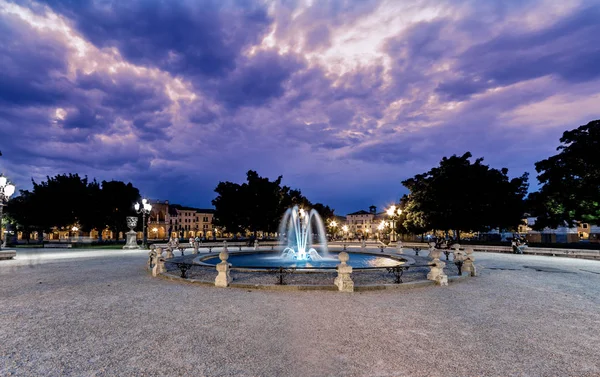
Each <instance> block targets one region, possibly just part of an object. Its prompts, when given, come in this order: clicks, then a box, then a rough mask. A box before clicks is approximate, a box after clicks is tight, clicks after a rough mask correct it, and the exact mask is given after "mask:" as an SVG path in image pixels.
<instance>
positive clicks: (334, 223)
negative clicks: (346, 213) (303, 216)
mask: <svg viewBox="0 0 600 377" xmlns="http://www.w3.org/2000/svg"><path fill="white" fill-rule="evenodd" d="M329 227H330V228H331V237H332V238H333V239H335V238H336V230H337V221H335V220H332V221H331V222H330V223H329Z"/></svg>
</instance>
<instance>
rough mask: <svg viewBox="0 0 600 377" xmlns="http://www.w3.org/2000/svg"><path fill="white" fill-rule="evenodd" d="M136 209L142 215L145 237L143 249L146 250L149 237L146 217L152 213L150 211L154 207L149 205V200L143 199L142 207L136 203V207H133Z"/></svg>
mask: <svg viewBox="0 0 600 377" xmlns="http://www.w3.org/2000/svg"><path fill="white" fill-rule="evenodd" d="M133 207H134V208H135V211H136V212H137V213H138V214H140V213H141V214H142V235H143V243H142V247H143V248H144V249H145V248H146V241H147V240H148V239H147V236H146V215H147V214H149V213H150V211H151V210H152V205H151V204H150V203H148V200H146V199H142V204H141V205H140V203H135V205H134V206H133Z"/></svg>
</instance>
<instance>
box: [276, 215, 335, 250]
mask: <svg viewBox="0 0 600 377" xmlns="http://www.w3.org/2000/svg"><path fill="white" fill-rule="evenodd" d="M313 231H314V232H313ZM314 235H316V236H317V237H318V240H319V243H320V244H321V247H322V248H323V253H324V254H328V251H327V236H326V233H325V226H324V225H323V220H321V216H319V213H318V212H317V211H316V210H314V209H311V210H310V212H306V211H305V210H304V209H303V208H298V206H294V207H293V208H289V209H288V210H287V211H286V212H285V214H284V215H283V218H282V219H281V223H280V225H279V237H280V241H281V243H282V244H284V245H286V247H285V249H284V250H283V252H282V254H281V256H282V257H284V258H290V259H296V260H321V259H323V256H321V255H319V253H318V252H317V250H315V249H314V248H313V247H312V240H313V236H314ZM286 238H287V239H286Z"/></svg>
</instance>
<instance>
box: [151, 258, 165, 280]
mask: <svg viewBox="0 0 600 377" xmlns="http://www.w3.org/2000/svg"><path fill="white" fill-rule="evenodd" d="M165 271H166V269H165V258H163V257H162V256H161V257H157V258H156V260H155V263H154V267H153V268H152V276H154V277H157V276H158V275H159V274H162V273H163V272H165Z"/></svg>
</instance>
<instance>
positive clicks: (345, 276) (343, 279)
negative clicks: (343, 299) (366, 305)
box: [333, 251, 354, 292]
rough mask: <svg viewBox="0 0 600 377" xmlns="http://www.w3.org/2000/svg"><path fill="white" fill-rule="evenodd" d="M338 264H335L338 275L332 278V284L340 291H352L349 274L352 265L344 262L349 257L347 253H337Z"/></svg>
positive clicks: (352, 284) (352, 285) (352, 286)
mask: <svg viewBox="0 0 600 377" xmlns="http://www.w3.org/2000/svg"><path fill="white" fill-rule="evenodd" d="M338 258H339V259H340V262H341V263H340V264H338V265H337V271H338V276H337V277H336V278H335V280H334V282H333V283H334V284H335V285H336V286H337V287H338V290H339V291H340V292H354V282H353V281H352V278H351V277H350V275H351V274H352V266H350V265H348V264H347V263H346V262H348V260H349V259H350V256H349V255H348V253H346V252H344V251H342V252H341V253H340V254H339V257H338Z"/></svg>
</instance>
